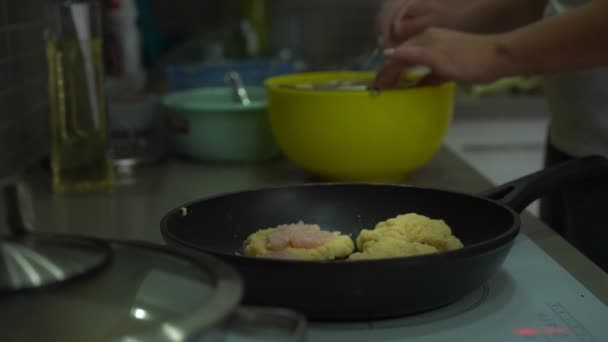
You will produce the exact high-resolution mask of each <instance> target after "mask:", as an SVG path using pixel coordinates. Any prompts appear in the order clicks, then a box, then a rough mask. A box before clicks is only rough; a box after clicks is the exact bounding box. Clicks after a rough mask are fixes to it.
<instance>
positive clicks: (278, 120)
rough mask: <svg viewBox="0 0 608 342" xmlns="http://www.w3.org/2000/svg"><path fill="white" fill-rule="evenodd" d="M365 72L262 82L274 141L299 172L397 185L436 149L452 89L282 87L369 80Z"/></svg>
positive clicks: (446, 121)
mask: <svg viewBox="0 0 608 342" xmlns="http://www.w3.org/2000/svg"><path fill="white" fill-rule="evenodd" d="M372 77H373V73H370V72H310V73H298V74H290V75H282V76H277V77H272V78H269V79H268V80H267V81H266V88H267V95H268V106H269V107H268V113H269V115H270V124H271V128H272V131H273V134H274V136H275V139H276V140H277V143H278V144H279V146H280V147H281V149H282V150H283V152H284V153H285V155H286V156H287V157H288V158H289V159H291V160H292V161H293V162H294V163H295V164H297V165H298V166H299V167H300V168H302V169H303V170H306V171H308V172H309V173H311V174H313V175H316V176H318V177H320V178H322V179H325V180H330V181H345V182H398V181H403V180H404V179H406V178H407V176H408V175H409V174H410V173H411V172H412V171H414V170H416V169H418V168H420V167H422V166H423V165H424V164H425V163H427V162H428V161H429V160H430V159H431V158H432V157H433V156H434V155H435V154H436V153H437V151H438V150H439V148H440V146H441V143H442V141H443V139H444V137H445V134H446V132H447V130H448V127H449V125H450V122H451V119H452V113H453V103H454V84H453V83H449V82H448V83H443V84H441V85H438V86H430V87H416V88H410V89H391V90H384V91H382V92H380V93H379V94H372V93H371V92H369V91H339V90H331V91H327V90H323V91H321V90H298V89H291V88H287V87H282V85H290V84H291V85H293V84H298V83H308V82H319V81H328V80H338V79H339V80H341V79H353V78H372Z"/></svg>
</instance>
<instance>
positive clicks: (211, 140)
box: [162, 87, 281, 162]
mask: <svg viewBox="0 0 608 342" xmlns="http://www.w3.org/2000/svg"><path fill="white" fill-rule="evenodd" d="M248 95H249V99H250V101H251V102H250V104H249V105H243V104H241V102H238V101H234V93H233V91H232V89H231V88H229V87H220V88H212V87H205V88H198V89H192V90H187V91H180V92H174V93H170V94H168V95H166V96H165V97H163V99H162V103H163V106H164V107H165V108H166V109H168V111H169V115H170V117H171V125H172V128H173V130H174V132H175V136H174V141H175V146H176V149H177V152H178V153H180V154H181V155H183V156H185V157H187V158H191V159H194V160H199V161H212V162H257V161H264V160H269V159H272V158H275V157H278V156H279V155H280V152H281V151H280V148H279V146H278V145H277V143H276V141H275V138H274V136H273V134H272V131H271V128H270V123H269V122H268V113H267V110H268V107H267V100H266V93H265V90H264V88H263V87H250V88H249V90H248Z"/></svg>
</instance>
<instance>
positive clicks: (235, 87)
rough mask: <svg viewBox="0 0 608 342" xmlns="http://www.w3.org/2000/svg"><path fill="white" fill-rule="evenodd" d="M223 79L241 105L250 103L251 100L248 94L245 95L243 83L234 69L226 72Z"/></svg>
mask: <svg viewBox="0 0 608 342" xmlns="http://www.w3.org/2000/svg"><path fill="white" fill-rule="evenodd" d="M225 81H226V83H228V85H229V86H230V87H231V88H232V91H233V92H234V96H235V98H236V99H237V100H238V101H240V102H241V104H242V105H243V106H249V105H250V104H251V100H250V99H249V95H247V90H246V89H245V86H244V85H243V81H242V80H241V77H240V76H239V74H238V73H237V72H236V71H230V72H228V73H227V74H226V78H225Z"/></svg>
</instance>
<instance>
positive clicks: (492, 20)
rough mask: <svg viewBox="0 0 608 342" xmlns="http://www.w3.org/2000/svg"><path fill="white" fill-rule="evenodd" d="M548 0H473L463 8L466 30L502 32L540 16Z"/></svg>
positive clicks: (533, 20) (535, 19)
mask: <svg viewBox="0 0 608 342" xmlns="http://www.w3.org/2000/svg"><path fill="white" fill-rule="evenodd" d="M547 3H548V0H475V1H473V2H471V3H470V4H469V5H467V7H466V9H465V13H466V14H465V18H466V23H465V26H466V30H467V31H469V32H471V33H502V32H507V31H511V30H514V29H516V28H519V27H522V26H524V25H528V24H530V23H532V22H535V21H537V20H539V19H541V18H542V16H543V11H544V9H545V7H546V5H547Z"/></svg>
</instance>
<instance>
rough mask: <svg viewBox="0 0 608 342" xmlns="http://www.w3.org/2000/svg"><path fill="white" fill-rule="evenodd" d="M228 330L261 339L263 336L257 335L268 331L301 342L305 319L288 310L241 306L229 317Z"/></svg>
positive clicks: (303, 336)
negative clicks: (278, 332)
mask: <svg viewBox="0 0 608 342" xmlns="http://www.w3.org/2000/svg"><path fill="white" fill-rule="evenodd" d="M260 328H262V329H260ZM228 329H229V330H230V331H231V332H236V333H239V334H241V335H244V336H248V337H261V338H263V337H264V336H257V335H259V334H263V332H264V331H268V330H269V329H270V330H273V331H275V332H276V331H280V332H281V333H283V334H285V335H286V337H287V339H288V340H289V341H298V342H299V341H302V342H303V341H304V338H305V331H306V318H305V317H304V316H303V315H301V314H299V313H297V312H295V311H292V310H289V309H282V308H266V307H252V306H241V307H238V308H237V309H236V311H235V312H234V313H233V314H232V315H231V316H230V319H229V321H228ZM275 334H276V333H275Z"/></svg>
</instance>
